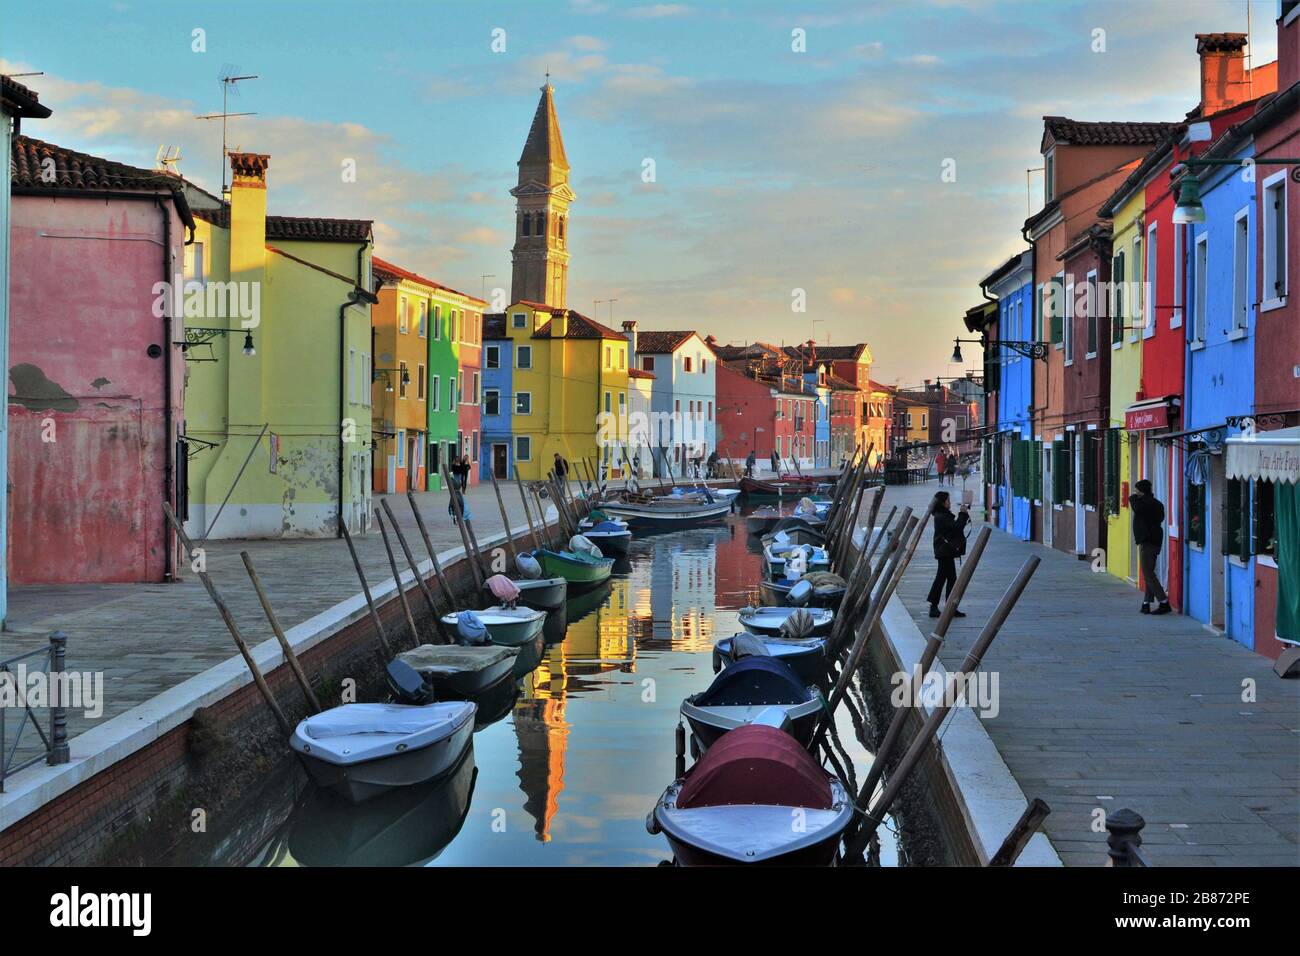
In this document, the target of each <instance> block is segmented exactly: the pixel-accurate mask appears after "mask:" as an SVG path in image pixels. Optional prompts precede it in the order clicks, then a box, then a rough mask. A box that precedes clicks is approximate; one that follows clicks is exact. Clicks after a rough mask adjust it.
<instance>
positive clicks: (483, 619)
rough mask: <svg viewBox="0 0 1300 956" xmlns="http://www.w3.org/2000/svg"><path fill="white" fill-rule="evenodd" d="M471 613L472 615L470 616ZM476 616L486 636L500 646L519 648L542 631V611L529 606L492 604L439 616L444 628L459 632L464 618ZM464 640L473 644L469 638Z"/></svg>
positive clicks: (544, 620)
mask: <svg viewBox="0 0 1300 956" xmlns="http://www.w3.org/2000/svg"><path fill="white" fill-rule="evenodd" d="M470 615H473V618H471V617H470ZM473 619H477V620H478V622H479V623H480V624H482V625H483V627H485V628H486V629H487V637H488V639H489V640H490V641H491V642H492V643H493V644H496V645H498V646H500V647H520V646H522V645H524V644H527V643H528V642H529V641H531V640H533V638H535V637H537V636H538V635H539V634H541V633H542V625H543V624H545V623H546V612H545V611H539V610H537V609H535V608H530V607H504V606H501V605H497V606H496V607H489V608H484V609H483V610H481V611H455V612H453V613H451V614H444V615H443V616H442V623H443V624H445V625H446V626H447V627H448V628H450V629H453V630H458V631H461V632H463V631H464V628H462V627H461V625H462V624H464V623H465V622H466V621H470V620H473ZM468 643H474V642H473V641H472V640H471V641H469V642H468Z"/></svg>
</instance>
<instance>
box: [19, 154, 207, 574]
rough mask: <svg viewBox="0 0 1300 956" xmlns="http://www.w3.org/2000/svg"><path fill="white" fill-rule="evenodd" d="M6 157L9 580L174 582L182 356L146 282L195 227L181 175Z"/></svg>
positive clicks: (75, 158) (173, 268)
mask: <svg viewBox="0 0 1300 956" xmlns="http://www.w3.org/2000/svg"><path fill="white" fill-rule="evenodd" d="M11 159H12V178H11V183H12V192H13V199H12V207H11V211H10V212H11V232H10V243H11V246H10V249H11V259H10V291H9V318H10V340H9V368H8V369H7V372H8V388H9V421H8V424H9V474H8V480H9V487H10V492H9V503H8V519H9V520H8V532H9V540H8V544H9V562H8V565H9V575H10V581H11V582H12V583H13V584H58V583H72V582H86V583H89V582H133V581H166V580H170V579H171V578H172V576H173V573H174V570H175V545H174V542H173V539H172V535H171V532H170V530H169V529H168V528H167V527H166V519H165V518H164V517H163V512H162V504H163V502H165V501H167V502H171V503H172V504H173V505H175V506H178V510H180V511H181V512H182V513H183V511H184V507H183V505H184V503H183V501H178V500H177V489H178V488H179V489H182V491H181V496H182V497H183V494H184V492H183V489H184V487H185V481H184V461H185V456H184V452H183V450H179V449H178V448H177V434H178V424H179V423H180V422H181V418H182V414H183V408H182V396H183V394H184V382H185V366H184V361H183V359H182V357H181V351H180V349H179V348H178V347H176V345H175V344H174V343H175V341H176V340H177V339H178V338H180V337H181V335H182V332H181V328H180V320H179V319H176V320H173V318H172V316H171V299H170V297H169V296H166V295H161V294H160V291H161V288H162V287H158V288H156V286H157V284H158V283H163V282H166V283H171V282H173V281H174V277H176V276H177V274H179V273H181V272H182V264H183V258H184V254H185V244H186V240H187V239H189V238H192V236H193V231H192V230H193V227H194V220H193V218H192V217H191V215H190V209H189V206H188V204H187V203H186V201H185V198H184V194H183V193H182V191H181V188H180V187H181V183H180V180H178V179H176V178H174V177H171V176H168V175H166V174H162V173H157V172H154V171H153V170H148V169H139V168H136V167H133V166H126V165H124V164H122V163H115V162H110V161H109V160H105V159H99V158H97V157H95V156H88V155H86V154H84V153H78V152H74V151H72V150H68V149H64V148H62V147H60V146H55V145H53V144H50V143H44V142H41V141H40V140H35V139H31V138H30V137H27V136H17V137H15V138H14V139H13V143H12V147H11ZM178 472H179V474H178Z"/></svg>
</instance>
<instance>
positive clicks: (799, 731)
mask: <svg viewBox="0 0 1300 956" xmlns="http://www.w3.org/2000/svg"><path fill="white" fill-rule="evenodd" d="M821 705H822V702H821V697H820V696H819V695H818V694H817V692H816V690H815V689H814V688H812V687H810V686H808V685H807V684H805V683H804V682H803V681H801V680H800V679H799V677H798V675H797V674H795V672H794V671H793V670H792V669H791V668H790V667H788V666H786V665H785V664H783V663H781V662H780V661H778V660H776V659H774V658H771V657H746V658H743V659H741V660H739V661H737V662H736V663H735V664H733V665H732V666H730V667H728V668H725V669H724V670H723V671H722V673H720V674H718V676H717V677H715V678H714V679H713V683H712V684H710V685H709V687H708V689H707V690H705V691H703V692H701V693H699V694H692V695H691V696H690V697H687V698H686V699H685V700H684V701H682V707H681V712H682V716H683V717H685V718H686V721H687V722H688V723H689V724H690V725H691V732H692V733H693V734H694V736H695V739H696V741H697V742H698V744H699V747H700V749H703V750H707V749H708V748H709V747H711V746H712V745H713V744H714V743H715V742H716V741H717V740H718V738H720V737H721V736H722V735H723V734H725V733H726V732H727V731H729V730H734V729H735V728H737V727H743V726H745V725H746V724H753V723H765V724H769V725H771V726H776V727H778V728H781V729H784V730H785V731H786V732H788V733H789V734H790V735H791V736H792V737H794V738H795V739H796V740H798V741H800V742H801V743H803V744H805V745H806V744H808V742H809V741H810V740H811V739H812V733H813V730H814V728H815V727H816V724H817V716H818V714H820V712H821Z"/></svg>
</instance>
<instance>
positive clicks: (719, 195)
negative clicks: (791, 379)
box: [0, 0, 1276, 384]
mask: <svg viewBox="0 0 1300 956" xmlns="http://www.w3.org/2000/svg"><path fill="white" fill-rule="evenodd" d="M1275 15H1276V2H1275V0H1259V2H1256V3H1254V4H1253V5H1252V14H1251V16H1252V21H1253V22H1252V34H1251V37H1252V44H1251V47H1252V52H1253V56H1254V59H1255V62H1256V63H1262V62H1266V61H1268V60H1271V59H1273V58H1274V57H1275V33H1274V28H1273V17H1274V16H1275ZM196 28H201V29H202V30H204V31H205V40H206V48H207V49H206V52H203V53H197V52H194V51H193V50H192V31H193V30H194V29H196ZM498 28H499V29H502V30H504V31H505V47H506V48H505V52H501V53H498V52H493V50H492V48H491V44H492V40H493V30H495V29H498ZM0 29H2V30H3V33H2V34H0V71H3V72H6V73H12V72H26V71H31V70H39V71H43V72H44V73H45V74H46V75H45V76H39V77H32V78H29V79H27V80H26V81H25V82H28V83H29V85H31V86H32V87H33V88H34V89H36V90H37V91H38V92H39V93H40V94H41V97H42V101H43V102H45V103H46V104H47V105H49V106H50V107H51V108H52V109H53V110H54V116H53V117H52V118H51V119H50V120H47V121H44V122H41V123H30V124H29V125H28V126H26V127H25V129H24V131H25V132H27V133H28V134H30V135H32V136H36V137H39V138H44V139H48V140H51V141H53V142H57V143H59V144H61V145H64V146H68V147H72V148H77V149H82V150H85V151H87V152H91V153H95V154H97V155H101V156H105V157H108V158H112V159H117V160H120V161H123V162H131V163H135V164H139V165H145V166H150V165H152V164H153V160H154V155H155V153H156V151H157V149H158V147H159V146H160V145H164V144H166V145H172V146H179V147H180V148H181V150H182V155H183V160H182V162H181V166H180V168H181V171H182V172H183V173H185V174H186V175H187V176H189V177H190V178H192V179H195V180H196V181H198V182H199V183H200V184H203V185H206V186H208V187H209V188H212V189H214V190H215V189H216V188H217V187H218V186H219V184H220V168H219V165H218V160H219V157H220V127H219V124H216V123H204V122H201V121H198V120H195V119H194V118H193V117H194V115H195V114H198V113H209V112H216V111H218V110H219V109H220V107H221V91H220V84H219V82H218V77H219V75H220V74H221V72H222V70H223V68H225V67H226V66H228V65H230V66H235V67H237V68H238V69H239V70H240V72H242V73H255V74H258V75H259V76H260V79H258V80H254V81H251V82H248V83H246V84H244V86H243V92H242V94H241V95H240V96H239V97H238V98H237V99H232V100H231V107H230V108H231V110H232V111H235V110H240V111H243V110H255V111H256V112H257V114H258V115H257V116H255V117H248V118H244V119H235V120H232V121H231V136H230V141H231V145H232V147H238V148H242V149H247V150H253V151H257V152H265V153H269V154H270V155H271V165H270V171H269V189H270V194H269V201H270V205H271V209H272V211H273V212H278V213H282V214H287V215H303V214H313V215H327V216H356V217H361V218H370V219H374V220H376V236H377V248H378V251H379V253H380V254H381V255H383V256H385V257H387V258H390V259H393V260H394V261H396V262H398V263H399V264H400V265H402V266H404V267H406V268H410V269H413V270H415V271H418V272H421V273H424V274H426V275H430V276H432V277H435V278H438V279H439V280H441V281H443V282H446V283H447V284H449V285H452V286H455V287H457V288H461V289H463V290H465V291H468V292H472V293H478V292H479V291H480V289H481V288H484V287H486V289H487V290H489V291H490V290H491V289H492V288H493V287H494V286H498V285H502V286H505V287H506V288H508V287H509V272H510V252H509V246H510V242H511V229H512V225H513V216H512V200H511V199H510V196H509V194H508V190H509V188H510V187H511V186H512V185H513V184H514V181H515V173H516V167H515V163H516V161H517V160H518V158H519V151H520V149H521V147H522V145H523V139H524V136H525V134H526V132H527V129H528V124H529V121H530V120H531V117H532V114H533V111H534V109H535V107H536V103H537V97H538V87H539V86H540V85H541V83H542V82H543V74H544V72H545V71H546V70H547V69H549V70H550V72H551V82H552V83H553V84H554V85H555V87H556V102H557V106H558V110H559V115H560V122H561V127H562V129H563V133H564V139H565V147H566V150H567V152H568V156H569V161H570V163H571V164H572V166H573V170H572V180H571V184H572V186H573V188H574V189H575V190H576V192H577V193H578V201H577V203H576V204H575V206H574V208H573V211H572V215H571V226H570V247H571V251H572V253H573V259H572V263H571V266H570V279H569V290H570V293H569V294H570V301H569V305H570V307H572V308H576V309H578V310H579V311H582V312H584V313H586V314H592V313H593V311H595V313H596V317H597V318H599V319H600V320H601V321H606V322H608V321H609V320H610V308H611V307H610V306H609V305H601V306H600V307H599V309H598V310H596V309H594V307H593V305H592V301H593V300H594V299H607V298H611V297H616V298H617V299H618V302H617V304H616V305H615V306H613V308H614V314H613V319H614V323H615V324H616V325H617V324H618V323H619V322H620V321H621V320H623V319H629V318H635V319H637V320H638V321H639V322H640V324H641V327H642V328H698V329H700V330H701V331H702V332H704V333H709V332H712V333H713V334H715V335H717V336H718V338H719V339H721V340H722V341H724V342H725V341H736V342H739V341H750V340H753V339H763V340H766V341H773V342H786V343H792V342H796V341H803V340H806V339H808V338H810V337H815V338H816V339H817V340H818V341H826V340H828V339H830V340H832V341H835V342H849V341H861V340H863V339H865V340H866V341H868V342H869V343H870V344H871V347H872V351H873V353H874V355H875V358H876V372H875V376H876V377H877V378H878V379H879V380H881V381H885V382H899V383H901V384H915V383H918V382H919V381H920V380H921V379H922V378H923V377H930V376H934V375H950V374H955V373H957V372H958V371H959V370H958V368H957V367H955V366H950V365H949V364H948V363H947V361H946V358H947V355H948V354H949V353H950V352H951V339H952V337H953V336H954V335H956V334H958V332H959V331H961V323H960V317H961V314H962V312H963V311H964V310H965V309H966V308H967V307H968V306H970V305H973V304H975V303H976V302H977V301H978V300H979V290H978V288H977V286H976V283H977V281H978V279H979V278H980V277H981V276H982V275H984V274H986V273H987V272H988V271H989V270H990V269H992V268H993V267H994V266H995V265H997V264H998V263H999V262H1000V261H1001V260H1002V259H1004V258H1005V257H1006V256H1008V255H1010V254H1011V253H1012V252H1014V251H1016V250H1017V248H1018V246H1019V242H1020V240H1019V226H1020V224H1021V222H1022V221H1023V220H1024V218H1025V216H1026V214H1027V212H1028V211H1029V207H1028V204H1027V199H1026V174H1025V170H1026V169H1027V168H1029V167H1032V166H1038V165H1040V157H1039V155H1038V144H1039V139H1040V136H1041V117H1042V116H1043V115H1044V114H1049V113H1050V114H1063V115H1068V116H1072V117H1075V118H1078V119H1096V120H1101V119H1126V120H1137V119H1157V120H1177V119H1181V118H1182V117H1183V115H1184V114H1185V113H1186V112H1187V111H1188V110H1189V109H1191V108H1192V107H1194V106H1195V105H1196V102H1197V99H1198V95H1197V82H1198V79H1197V77H1198V73H1197V69H1198V67H1197V58H1196V45H1195V39H1194V34H1195V33H1197V32H1211V31H1245V29H1246V2H1245V0H1191V2H1175V0H1168V2H1166V0H1149V2H1142V3H1134V2H1120V0H1101V2H1086V3H1085V2H1071V0H1053V2H1049V0H1034V2H1026V3H994V2H983V0H933V2H921V0H912V2H907V3H868V2H864V0H857V2H838V0H835V2H824V3H816V2H812V3H789V2H766V0H747V2H711V3H683V4H643V3H636V2H625V3H619V2H614V0H549V2H529V3H523V2H516V3H489V2H429V0H426V2H422V3H399V2H384V0H372V2H369V3H345V2H335V0H269V2H268V0H264V2H261V3H245V2H240V0H226V2H222V3H208V2H195V3H184V4H178V3H163V2H159V3H145V2H139V0H121V2H111V3H109V2H101V3H88V2H70V3H69V2H61V3H59V4H58V5H57V6H56V7H54V8H49V7H41V6H38V5H35V4H24V5H22V6H13V5H11V6H10V7H9V9H7V10H6V13H5V20H4V24H3V27H0ZM795 29H801V30H803V31H805V33H806V52H802V53H796V52H794V51H793V50H792V49H791V43H792V31H793V30H795ZM1098 29H1101V30H1104V31H1105V51H1104V52H1101V53H1098V52H1094V51H1093V50H1092V46H1093V36H1094V31H1095V30H1098ZM647 158H649V159H653V160H654V163H655V172H656V181H655V182H654V183H644V182H642V177H641V174H642V169H643V163H644V160H645V159H647ZM346 159H352V160H355V161H356V163H357V171H358V172H357V181H356V182H352V183H345V182H343V181H342V177H341V175H340V169H341V164H342V163H343V161H344V160H346ZM949 159H951V160H955V163H956V171H957V176H956V181H955V182H942V181H941V176H940V173H941V169H942V164H943V163H944V161H945V160H949ZM1034 187H1035V206H1034V208H1037V203H1038V200H1037V192H1038V191H1039V189H1040V188H1041V187H1040V185H1039V180H1038V179H1037V177H1035V179H1034ZM484 274H491V275H493V276H495V278H490V279H487V280H483V279H482V278H481V276H483V275H484ZM794 289H804V290H805V291H806V294H807V302H808V307H807V312H804V313H794V312H792V310H791V306H790V303H791V296H792V290H794ZM945 343H947V344H945Z"/></svg>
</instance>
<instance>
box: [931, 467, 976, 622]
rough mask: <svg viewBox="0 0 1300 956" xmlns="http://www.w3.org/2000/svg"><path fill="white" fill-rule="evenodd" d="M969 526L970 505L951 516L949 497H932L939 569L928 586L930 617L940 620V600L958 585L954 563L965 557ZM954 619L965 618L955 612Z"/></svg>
mask: <svg viewBox="0 0 1300 956" xmlns="http://www.w3.org/2000/svg"><path fill="white" fill-rule="evenodd" d="M969 522H970V505H965V504H964V505H962V506H961V509H960V511H959V512H958V513H957V514H955V515H954V514H953V513H952V497H951V496H950V495H949V494H948V492H946V491H936V492H935V494H934V558H935V560H936V561H937V562H938V564H939V567H938V569H937V570H936V571H935V575H934V583H933V584H931V585H930V594H929V596H928V600H929V602H930V616H931V617H938V616H939V599H940V598H946V597H947V596H948V595H950V594H952V586H953V585H954V584H956V583H957V559H958V558H959V557H961V556H962V555H963V554H965V553H966V530H965V529H966V525H967V524H968V523H969ZM953 616H954V617H965V616H966V615H965V614H964V613H962V612H961V611H956V612H955V613H954V614H953Z"/></svg>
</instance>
